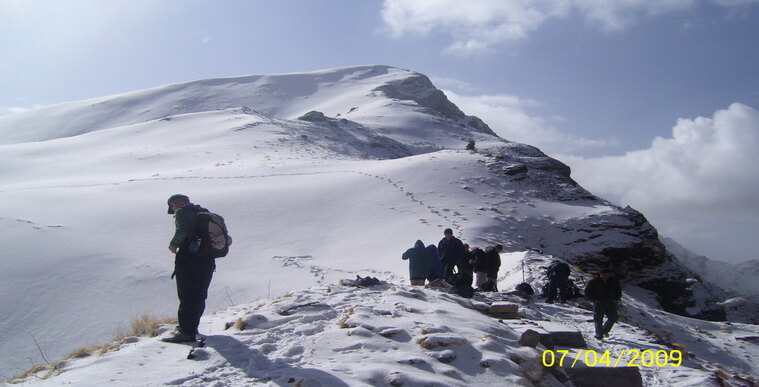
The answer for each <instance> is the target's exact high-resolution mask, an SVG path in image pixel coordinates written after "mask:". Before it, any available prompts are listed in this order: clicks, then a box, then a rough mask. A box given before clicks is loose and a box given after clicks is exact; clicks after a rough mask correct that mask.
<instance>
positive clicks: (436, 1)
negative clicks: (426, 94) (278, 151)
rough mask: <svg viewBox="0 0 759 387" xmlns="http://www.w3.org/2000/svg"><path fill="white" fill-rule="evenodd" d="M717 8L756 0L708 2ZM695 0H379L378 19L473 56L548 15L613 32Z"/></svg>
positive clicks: (396, 33)
mask: <svg viewBox="0 0 759 387" xmlns="http://www.w3.org/2000/svg"><path fill="white" fill-rule="evenodd" d="M711 1H712V3H714V4H717V5H719V6H723V7H736V6H743V5H747V4H750V3H759V0H711ZM698 3H699V2H698V1H696V0H657V1H650V0H538V1H534V0H532V1H531V0H510V1H503V0H467V1H460V0H385V1H384V4H383V6H382V18H383V20H384V21H385V25H386V27H387V30H388V31H389V33H390V34H391V35H392V36H393V37H395V38H401V37H403V36H405V35H410V34H418V35H422V36H424V35H428V34H430V33H438V32H443V33H448V34H450V35H451V37H452V38H453V42H452V43H451V45H450V46H449V47H448V48H447V49H446V51H448V52H452V53H459V54H465V55H466V54H473V53H478V52H483V51H488V50H491V49H492V47H493V46H494V45H496V44H499V43H502V42H508V41H518V40H521V39H525V38H527V37H528V36H529V34H530V33H531V32H533V31H535V30H537V29H538V28H540V27H541V26H542V25H543V24H544V23H546V22H548V21H549V20H551V19H558V18H565V17H568V16H570V15H574V14H577V15H579V16H581V17H582V18H583V19H585V20H587V21H588V22H590V23H592V24H596V25H598V26H599V27H600V28H601V29H603V30H619V29H622V28H624V27H626V26H628V25H631V24H634V23H635V21H636V20H638V19H640V18H643V17H648V16H652V15H659V14H664V13H668V12H674V11H678V10H684V9H688V8H692V7H695V6H696V5H697V4H698Z"/></svg>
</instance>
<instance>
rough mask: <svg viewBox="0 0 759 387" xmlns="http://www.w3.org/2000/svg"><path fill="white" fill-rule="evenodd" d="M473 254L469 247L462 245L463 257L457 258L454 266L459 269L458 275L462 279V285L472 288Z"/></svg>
mask: <svg viewBox="0 0 759 387" xmlns="http://www.w3.org/2000/svg"><path fill="white" fill-rule="evenodd" d="M474 258H475V257H474V253H473V252H472V251H471V250H470V249H469V245H468V244H466V243H464V255H462V256H461V258H459V261H458V262H457V263H456V266H457V267H458V268H459V274H461V276H462V277H463V278H462V280H463V281H464V284H466V285H468V286H472V281H474Z"/></svg>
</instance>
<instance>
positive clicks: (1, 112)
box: [0, 106, 32, 116]
mask: <svg viewBox="0 0 759 387" xmlns="http://www.w3.org/2000/svg"><path fill="white" fill-rule="evenodd" d="M29 110H32V109H31V108H23V107H18V106H0V116H6V115H8V114H14V113H23V112H25V111H29Z"/></svg>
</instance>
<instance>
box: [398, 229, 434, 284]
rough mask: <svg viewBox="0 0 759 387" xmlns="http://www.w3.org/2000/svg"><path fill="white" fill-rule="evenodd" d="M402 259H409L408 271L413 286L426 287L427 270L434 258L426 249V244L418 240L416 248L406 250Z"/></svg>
mask: <svg viewBox="0 0 759 387" xmlns="http://www.w3.org/2000/svg"><path fill="white" fill-rule="evenodd" d="M401 258H402V259H404V260H405V259H408V261H409V262H408V271H409V277H410V279H411V285H415V286H424V280H425V278H427V270H428V269H429V267H430V263H431V261H432V257H431V256H430V255H429V253H428V252H427V248H425V247H424V243H423V242H422V241H420V240H417V241H416V243H415V244H414V247H412V248H410V249H408V250H406V252H405V253H403V255H402V256H401Z"/></svg>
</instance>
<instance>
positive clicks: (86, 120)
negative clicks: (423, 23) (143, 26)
mask: <svg viewBox="0 0 759 387" xmlns="http://www.w3.org/2000/svg"><path fill="white" fill-rule="evenodd" d="M404 100H408V101H410V102H413V103H414V104H416V103H419V105H418V106H422V107H424V108H425V113H426V114H430V113H432V114H433V115H436V114H437V115H440V116H442V117H445V118H448V119H452V120H457V121H460V122H461V123H462V125H465V126H467V125H468V126H470V127H471V128H473V129H475V130H477V131H481V132H483V133H486V134H489V135H493V136H494V133H492V131H490V129H489V128H488V127H487V125H485V124H484V123H483V122H482V121H481V120H479V119H477V118H476V117H468V116H466V115H464V114H463V113H462V112H461V111H460V110H459V109H458V108H457V107H456V106H455V105H453V104H452V103H451V102H450V101H448V100H447V98H446V97H445V95H443V94H442V92H440V90H437V89H436V88H435V87H434V86H433V85H432V83H431V82H430V81H429V79H427V77H426V76H424V75H422V74H419V73H415V72H412V71H409V70H403V69H398V68H393V67H388V66H359V67H347V68H342V69H331V70H323V71H317V72H312V73H295V74H281V75H251V76H241V77H232V78H220V79H207V80H199V81H193V82H187V83H181V84H172V85H166V86H160V87H156V88H152V89H147V90H141V91H134V92H128V93H123V94H119V95H113V96H107V97H101V98H94V99H90V100H85V101H77V102H68V103H62V104H58V105H53V106H48V107H44V108H40V109H37V110H34V111H29V112H24V113H19V114H14V115H10V116H3V117H0V143H5V144H9V143H20V142H30V141H43V140H50V139H54V138H62V137H70V136H76V135H80V134H84V133H89V132H92V131H96V130H102V129H107V128H113V127H119V126H124V125H131V124H136V123H141V122H147V121H151V120H156V119H161V118H167V117H172V116H176V115H181V114H188V113H198V112H206V111H214V110H224V109H230V108H239V107H248V108H252V109H254V110H256V111H259V112H261V113H262V114H264V115H266V116H269V117H272V118H280V119H295V118H297V117H300V116H302V115H304V114H305V113H307V112H309V111H312V110H313V111H319V112H323V113H324V114H326V115H327V116H329V117H342V118H348V119H351V120H353V121H358V122H362V123H366V122H372V123H381V122H382V121H390V123H394V124H397V123H398V122H397V121H398V120H399V117H396V118H395V119H393V120H386V119H383V115H384V114H391V112H395V113H396V115H397V113H398V112H399V110H403V109H402V106H403V105H404V103H403V101H404ZM412 118H413V117H409V119H412ZM379 126H380V127H382V126H383V125H379ZM391 126H392V125H391ZM396 126H397V125H396ZM396 129H397V128H396ZM416 137H421V136H416ZM460 141H464V140H460Z"/></svg>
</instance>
